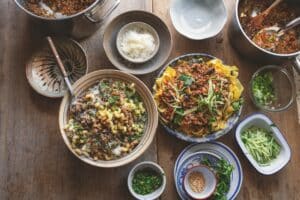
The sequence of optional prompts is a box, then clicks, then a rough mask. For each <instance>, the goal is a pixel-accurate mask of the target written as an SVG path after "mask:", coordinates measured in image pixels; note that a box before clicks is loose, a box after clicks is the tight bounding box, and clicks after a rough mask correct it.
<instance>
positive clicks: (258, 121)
mask: <svg viewBox="0 0 300 200" xmlns="http://www.w3.org/2000/svg"><path fill="white" fill-rule="evenodd" d="M251 126H256V127H259V128H263V129H266V130H269V131H271V132H272V133H273V136H274V138H275V140H276V141H277V142H278V144H279V145H280V146H281V151H280V154H279V155H278V156H277V158H276V159H274V160H273V161H271V162H270V163H269V164H268V165H259V164H258V163H257V162H256V160H254V158H253V157H252V155H251V154H250V153H249V152H248V150H247V149H246V146H245V145H244V143H243V141H242V140H241V133H242V132H243V131H244V130H245V129H247V128H249V127H251ZM235 138H236V141H237V143H238V144H239V146H240V147H241V149H242V151H243V153H244V154H245V156H246V157H247V158H248V160H249V161H250V163H251V164H252V165H253V167H254V168H255V169H256V170H257V171H258V172H260V173H261V174H264V175H271V174H274V173H276V172H278V171H279V170H280V169H282V168H283V167H284V166H285V165H287V163H288V162H289V161H290V159H291V149H290V147H289V145H288V143H287V142H286V140H285V138H284V137H283V135H282V133H281V132H280V130H279V129H278V128H277V127H276V126H275V124H274V123H273V122H272V121H271V120H270V119H269V118H268V117H267V116H265V115H263V114H260V113H257V114H253V115H250V116H249V117H247V118H246V119H244V120H243V121H242V122H241V123H240V124H239V125H238V127H237V129H236V133H235Z"/></svg>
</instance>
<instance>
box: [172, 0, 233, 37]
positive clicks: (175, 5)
mask: <svg viewBox="0 0 300 200" xmlns="http://www.w3.org/2000/svg"><path fill="white" fill-rule="evenodd" d="M170 15H171V20H172V23H173V25H174V27H175V29H176V30H177V31H178V32H179V33H180V34H181V35H183V36H185V37H187V38H189V39H193V40H203V39H207V38H211V37H213V36H215V35H217V34H218V33H219V32H220V31H221V30H222V29H223V27H224V25H225V23H226V21H227V10H226V7H225V3H224V1H223V0H188V1H187V0H173V1H172V4H171V7H170Z"/></svg>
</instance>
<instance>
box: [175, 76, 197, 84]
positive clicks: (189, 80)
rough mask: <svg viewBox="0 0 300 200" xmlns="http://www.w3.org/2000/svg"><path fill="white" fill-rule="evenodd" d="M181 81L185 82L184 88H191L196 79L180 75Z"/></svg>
mask: <svg viewBox="0 0 300 200" xmlns="http://www.w3.org/2000/svg"><path fill="white" fill-rule="evenodd" d="M179 80H181V81H183V84H184V86H190V85H192V83H193V82H194V79H193V78H192V77H191V76H188V75H185V74H182V75H180V76H179Z"/></svg>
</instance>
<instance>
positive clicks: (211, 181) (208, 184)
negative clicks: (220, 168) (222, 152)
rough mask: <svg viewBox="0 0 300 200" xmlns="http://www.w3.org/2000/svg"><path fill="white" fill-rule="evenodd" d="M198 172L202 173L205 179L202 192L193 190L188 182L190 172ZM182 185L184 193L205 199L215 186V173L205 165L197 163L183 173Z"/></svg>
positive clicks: (194, 197)
mask: <svg viewBox="0 0 300 200" xmlns="http://www.w3.org/2000/svg"><path fill="white" fill-rule="evenodd" d="M193 172H199V173H201V174H202V175H203V178H204V180H205V186H204V189H203V191H202V192H194V191H193V190H192V188H191V186H190V184H189V178H190V175H191V173H193ZM183 185H184V189H185V191H186V193H187V194H188V195H189V196H190V197H191V198H193V199H207V198H209V197H210V196H211V195H212V194H213V193H214V191H215V189H216V186H217V178H216V176H215V173H214V172H213V171H212V170H211V169H209V168H208V167H207V166H205V165H198V166H195V167H192V168H191V169H190V170H189V171H188V172H187V173H186V175H185V177H184V180H183Z"/></svg>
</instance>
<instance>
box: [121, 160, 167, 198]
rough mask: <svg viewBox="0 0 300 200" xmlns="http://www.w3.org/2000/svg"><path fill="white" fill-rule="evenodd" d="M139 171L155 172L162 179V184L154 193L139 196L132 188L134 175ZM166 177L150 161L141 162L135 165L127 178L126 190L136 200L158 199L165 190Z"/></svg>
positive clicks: (158, 167)
mask: <svg viewBox="0 0 300 200" xmlns="http://www.w3.org/2000/svg"><path fill="white" fill-rule="evenodd" d="M141 170H153V171H154V172H156V173H157V174H159V175H160V176H161V177H162V184H161V186H160V187H159V188H157V189H156V190H155V191H153V192H152V193H150V194H147V195H141V194H137V193H136V192H135V191H134V189H133V186H132V180H133V178H134V175H135V173H136V172H138V171H141ZM166 182H167V179H166V176H165V172H164V170H163V169H162V168H161V167H160V166H159V165H158V164H156V163H154V162H150V161H146V162H141V163H139V164H137V165H135V166H134V167H133V168H132V169H131V171H130V173H129V175H128V178H127V185H128V189H129V191H130V193H131V195H132V196H133V197H134V198H135V199H138V200H154V199H158V197H159V196H160V195H161V194H162V193H163V191H164V190H165V188H166Z"/></svg>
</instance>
